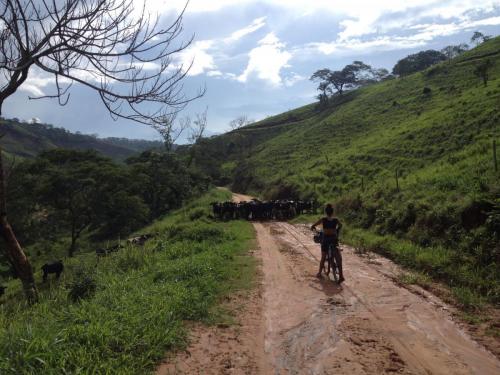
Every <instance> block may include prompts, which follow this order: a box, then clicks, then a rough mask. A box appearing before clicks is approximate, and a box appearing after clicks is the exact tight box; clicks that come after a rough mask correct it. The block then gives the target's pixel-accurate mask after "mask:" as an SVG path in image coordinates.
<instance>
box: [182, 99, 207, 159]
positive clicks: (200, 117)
mask: <svg viewBox="0 0 500 375" xmlns="http://www.w3.org/2000/svg"><path fill="white" fill-rule="evenodd" d="M207 114H208V107H206V108H205V110H204V111H203V112H201V113H197V114H196V118H195V120H194V121H193V126H192V127H191V134H190V135H189V137H188V141H189V142H190V143H191V147H190V149H189V160H188V164H187V165H188V167H190V166H191V164H192V163H193V161H194V160H195V159H196V153H197V151H198V147H199V145H198V143H199V142H200V141H201V140H202V139H203V136H204V135H205V130H206V128H207Z"/></svg>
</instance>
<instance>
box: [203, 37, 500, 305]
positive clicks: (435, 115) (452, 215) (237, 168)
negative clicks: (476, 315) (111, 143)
mask: <svg viewBox="0 0 500 375" xmlns="http://www.w3.org/2000/svg"><path fill="white" fill-rule="evenodd" d="M486 59H489V60H490V61H491V62H492V68H491V69H490V71H489V76H490V79H489V81H488V84H487V86H484V85H483V82H482V80H481V79H480V78H478V77H477V76H476V75H475V73H474V71H475V69H476V68H477V66H478V65H480V64H482V63H483V62H484V61H485V60H486ZM424 88H425V90H424ZM499 128H500V38H494V39H492V40H490V41H488V42H485V43H483V44H482V45H480V46H479V47H477V48H475V49H473V50H471V51H468V52H467V53H464V54H463V55H461V56H460V57H458V58H456V59H453V60H451V61H449V62H444V63H441V64H437V65H434V66H432V67H431V68H429V69H427V70H425V71H423V72H419V73H416V74H413V75H410V76H406V77H404V78H398V79H392V80H387V81H384V82H381V83H378V84H374V85H371V86H366V87H363V88H360V89H358V90H355V91H351V92H348V93H345V94H344V95H342V96H336V97H335V98H333V99H332V100H331V102H330V104H329V105H328V107H327V108H325V109H319V108H318V107H317V105H316V104H311V105H308V106H305V107H302V108H298V109H296V110H292V111H289V112H286V113H283V114H281V115H278V116H274V117H271V118H269V119H266V120H264V121H261V122H259V123H256V124H253V125H251V126H248V127H245V128H242V129H240V130H237V131H233V132H230V133H227V134H225V135H222V136H219V137H215V138H212V139H210V140H207V141H205V143H204V144H203V145H201V146H203V147H204V149H203V155H204V161H205V162H207V163H208V162H213V161H214V160H217V161H218V162H219V165H220V168H219V169H218V170H217V171H216V175H215V176H214V177H216V178H218V179H219V181H220V182H223V183H231V184H232V185H233V188H234V189H235V190H236V191H241V192H251V193H254V194H259V195H261V196H263V197H267V198H280V197H285V196H296V197H302V198H315V199H317V200H319V201H320V202H325V201H330V200H331V201H334V202H335V203H336V206H337V209H338V211H339V213H340V214H341V215H342V216H343V218H344V219H346V220H347V221H348V222H349V223H350V224H351V225H352V226H353V227H356V228H361V229H365V230H366V229H368V230H369V231H370V233H375V234H377V235H379V236H382V237H381V238H382V239H381V241H382V240H383V241H386V242H387V241H388V238H389V236H394V238H396V239H398V240H408V241H411V243H412V244H415V245H417V246H421V247H424V248H425V247H429V246H438V247H443V248H444V249H450V250H451V251H453V254H454V255H453V257H454V258H453V259H454V260H453V261H450V257H451V255H449V254H448V255H446V256H442V257H441V258H440V259H438V257H439V256H438V255H437V254H443V253H439V251H434V252H431V253H429V254H428V255H429V259H428V260H429V261H428V262H427V260H422V259H421V260H418V259H417V258H418V256H420V255H422V254H424V252H425V251H424V250H418V249H417V250H415V251H413V250H412V251H413V253H412V254H413V255H412V256H411V257H409V258H408V259H411V262H410V261H409V260H408V259H407V261H406V263H412V264H415V262H417V263H418V262H420V261H422V265H421V267H420V269H422V270H424V271H425V272H429V273H433V272H434V273H435V274H436V275H437V276H439V272H441V273H442V274H441V277H446V278H448V279H450V278H452V277H453V278H454V277H455V276H456V277H458V276H457V275H454V276H451V273H447V272H446V271H444V269H445V268H446V267H449V270H450V272H455V271H453V268H455V269H456V267H457V265H460V264H469V265H470V266H469V269H468V272H463V276H460V277H461V278H462V279H463V280H462V281H461V282H458V281H457V282H456V283H455V284H456V285H465V284H468V283H469V284H472V283H475V284H474V285H475V286H474V289H475V290H476V291H477V290H479V291H480V292H484V293H487V294H489V296H490V297H492V296H494V298H493V299H494V300H496V301H497V302H498V301H500V285H496V286H495V287H494V289H495V290H494V291H492V290H491V288H490V287H489V286H487V285H485V284H484V283H483V282H482V281H480V280H479V279H481V277H484V279H483V280H486V279H489V280H500V267H499V266H498V265H499V264H500V246H499V243H500V179H499V176H500V175H499V172H495V170H494V163H493V152H492V143H493V140H496V143H497V144H500V130H499ZM218 153H220V155H222V156H218ZM499 153H500V152H499ZM197 162H198V163H199V164H200V165H202V164H203V161H201V160H199V161H197ZM396 175H397V176H398V177H397V179H396ZM419 249H420V248H419ZM457 250H458V251H457ZM446 251H447V250H446ZM418 254H420V255H418ZM422 256H423V255H422ZM426 256H427V255H426ZM432 257H436V258H435V259H430V258H432ZM439 262H441V263H439ZM464 267H465V266H464ZM476 269H480V270H481V272H482V273H483V274H482V276H479V273H478V272H476ZM455 273H456V272H455ZM474 275H476V276H477V278H476V279H475V280H470V281H469V279H468V278H469V277H473V276H474ZM452 283H453V280H452ZM480 284H481V285H480ZM497 284H498V283H497ZM486 290H487V292H486Z"/></svg>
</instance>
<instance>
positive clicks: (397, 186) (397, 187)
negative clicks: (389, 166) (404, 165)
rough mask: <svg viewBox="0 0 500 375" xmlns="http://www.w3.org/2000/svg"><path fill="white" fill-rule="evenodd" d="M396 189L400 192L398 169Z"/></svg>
mask: <svg viewBox="0 0 500 375" xmlns="http://www.w3.org/2000/svg"><path fill="white" fill-rule="evenodd" d="M396 189H397V190H398V191H399V179H398V169H397V168H396Z"/></svg>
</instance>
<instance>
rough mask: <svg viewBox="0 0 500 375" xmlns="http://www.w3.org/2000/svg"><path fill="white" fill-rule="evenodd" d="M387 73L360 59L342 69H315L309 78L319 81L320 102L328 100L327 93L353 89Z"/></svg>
mask: <svg viewBox="0 0 500 375" xmlns="http://www.w3.org/2000/svg"><path fill="white" fill-rule="evenodd" d="M388 75H389V72H388V71H387V70H386V69H373V68H372V67H371V66H370V65H367V64H365V63H363V62H362V61H353V62H352V64H349V65H346V66H345V67H344V68H343V69H342V70H330V69H327V68H324V69H320V70H317V71H316V72H314V73H313V75H312V76H311V78H310V80H311V81H317V82H319V85H318V90H319V91H320V94H319V95H318V96H317V98H318V99H319V101H320V104H321V105H323V104H326V103H327V102H328V95H329V94H330V95H332V94H334V93H338V94H339V95H342V93H343V92H344V91H345V90H346V89H353V88H356V87H359V86H364V85H366V84H369V83H373V82H378V81H380V80H382V79H384V78H385V77H386V76H388Z"/></svg>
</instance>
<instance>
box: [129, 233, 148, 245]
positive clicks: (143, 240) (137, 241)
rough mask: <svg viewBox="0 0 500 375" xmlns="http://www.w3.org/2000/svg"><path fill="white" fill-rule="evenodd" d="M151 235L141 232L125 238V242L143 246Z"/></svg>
mask: <svg viewBox="0 0 500 375" xmlns="http://www.w3.org/2000/svg"><path fill="white" fill-rule="evenodd" d="M151 237H153V234H150V233H148V234H141V235H139V236H137V237H132V238H129V239H128V240H127V243H129V244H131V245H138V246H143V245H144V244H145V243H146V241H147V240H149V239H150V238H151Z"/></svg>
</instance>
